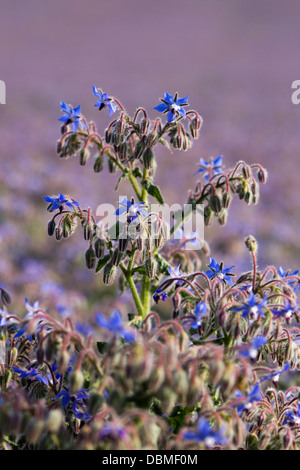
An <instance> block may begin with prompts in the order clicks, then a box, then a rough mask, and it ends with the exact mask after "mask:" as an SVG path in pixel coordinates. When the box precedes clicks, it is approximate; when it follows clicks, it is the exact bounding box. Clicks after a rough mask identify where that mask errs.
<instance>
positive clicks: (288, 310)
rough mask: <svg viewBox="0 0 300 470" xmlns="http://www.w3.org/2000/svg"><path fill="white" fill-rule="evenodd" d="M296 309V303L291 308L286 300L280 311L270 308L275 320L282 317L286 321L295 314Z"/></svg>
mask: <svg viewBox="0 0 300 470" xmlns="http://www.w3.org/2000/svg"><path fill="white" fill-rule="evenodd" d="M298 308H299V306H298V301H297V302H296V304H295V305H294V306H293V305H292V304H291V303H290V302H289V301H288V300H286V302H285V305H284V306H282V310H276V309H275V308H271V311H272V313H273V314H274V317H275V318H280V317H284V318H285V319H286V320H287V321H289V320H291V318H292V316H293V314H294V313H296V312H297V310H298Z"/></svg>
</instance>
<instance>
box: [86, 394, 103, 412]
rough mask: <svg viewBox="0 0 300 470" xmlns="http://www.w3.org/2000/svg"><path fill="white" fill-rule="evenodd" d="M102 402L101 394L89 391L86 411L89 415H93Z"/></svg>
mask: <svg viewBox="0 0 300 470" xmlns="http://www.w3.org/2000/svg"><path fill="white" fill-rule="evenodd" d="M102 404H103V396H101V395H99V393H91V395H90V398H89V402H88V413H89V414H90V415H91V416H94V415H95V414H97V413H98V411H99V410H100V408H101V406H102Z"/></svg>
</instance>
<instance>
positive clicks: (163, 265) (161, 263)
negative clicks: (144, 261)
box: [155, 253, 169, 276]
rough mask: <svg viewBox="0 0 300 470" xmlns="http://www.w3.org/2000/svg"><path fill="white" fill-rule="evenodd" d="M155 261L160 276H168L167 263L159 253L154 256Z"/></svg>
mask: <svg viewBox="0 0 300 470" xmlns="http://www.w3.org/2000/svg"><path fill="white" fill-rule="evenodd" d="M155 259H156V261H157V268H158V271H159V272H160V273H161V274H166V275H167V276H168V275H169V271H168V270H169V263H168V262H167V261H166V260H165V258H163V256H161V255H160V254H159V253H156V254H155Z"/></svg>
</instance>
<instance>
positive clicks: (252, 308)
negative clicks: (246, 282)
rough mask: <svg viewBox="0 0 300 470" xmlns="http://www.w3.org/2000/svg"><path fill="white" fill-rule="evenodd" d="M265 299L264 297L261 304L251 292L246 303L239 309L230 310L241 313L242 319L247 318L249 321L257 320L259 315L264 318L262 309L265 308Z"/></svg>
mask: <svg viewBox="0 0 300 470" xmlns="http://www.w3.org/2000/svg"><path fill="white" fill-rule="evenodd" d="M266 303H267V297H266V296H265V297H264V299H263V300H262V302H259V301H258V300H257V299H256V297H255V295H254V294H253V292H250V295H249V297H248V301H247V302H244V305H242V306H241V307H234V308H233V309H232V310H234V311H236V312H239V311H242V312H243V313H242V317H243V318H246V317H249V318H250V319H251V320H257V319H258V317H259V315H260V316H262V317H263V318H265V314H264V311H263V309H264V308H265V307H266Z"/></svg>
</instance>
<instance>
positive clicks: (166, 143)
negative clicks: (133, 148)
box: [158, 138, 172, 153]
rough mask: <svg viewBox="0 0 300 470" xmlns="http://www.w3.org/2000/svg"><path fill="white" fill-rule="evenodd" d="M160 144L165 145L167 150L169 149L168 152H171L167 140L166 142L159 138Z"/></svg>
mask: <svg viewBox="0 0 300 470" xmlns="http://www.w3.org/2000/svg"><path fill="white" fill-rule="evenodd" d="M158 142H160V143H161V144H162V145H164V146H165V147H167V149H168V150H170V152H171V153H172V150H171V147H170V145H169V142H167V141H166V140H165V139H162V138H160V139H159V141H158Z"/></svg>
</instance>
